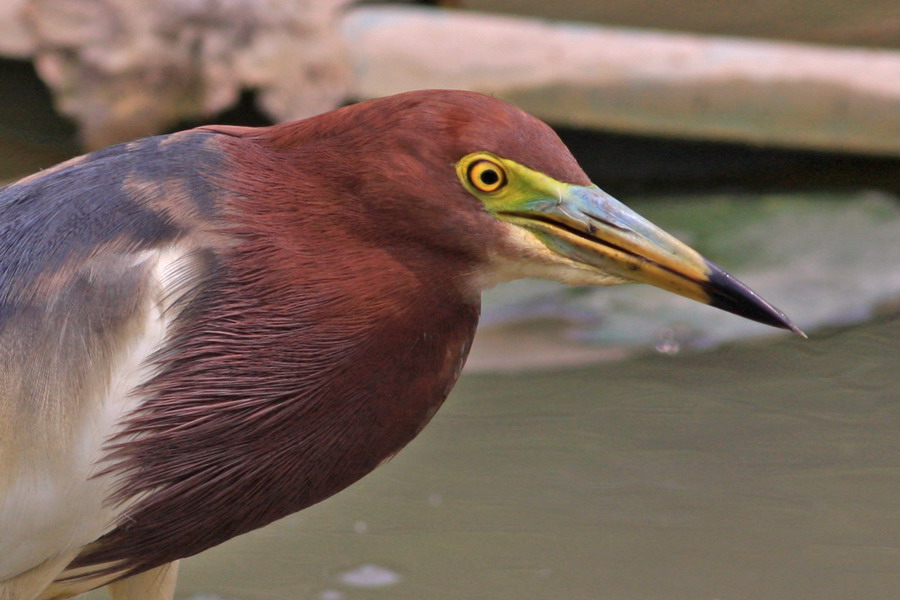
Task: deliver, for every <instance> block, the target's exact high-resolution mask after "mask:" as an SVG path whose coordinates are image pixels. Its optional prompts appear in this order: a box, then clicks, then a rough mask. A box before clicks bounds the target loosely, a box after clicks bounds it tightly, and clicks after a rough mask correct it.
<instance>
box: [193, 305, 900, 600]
mask: <svg viewBox="0 0 900 600" xmlns="http://www.w3.org/2000/svg"><path fill="white" fill-rule="evenodd" d="M898 339H900V318H897V317H895V318H889V319H883V320H880V321H878V322H875V323H869V324H866V325H861V326H857V327H854V328H851V329H845V330H840V331H837V332H832V333H829V334H819V335H813V336H812V338H811V339H810V340H807V341H804V340H801V339H799V338H797V339H793V338H783V339H781V340H778V341H777V342H774V343H771V342H770V343H751V344H746V343H745V344H743V345H737V346H727V347H723V348H720V349H718V350H717V351H714V352H708V353H702V354H693V355H687V356H675V357H672V356H661V355H657V356H648V357H644V358H639V359H633V360H629V361H625V362H620V363H610V364H604V365H600V366H595V367H592V368H585V369H578V370H567V371H562V372H556V373H545V374H533V375H518V376H514V377H513V376H498V375H493V376H487V375H477V376H466V377H464V378H463V380H462V382H461V383H460V385H459V386H458V387H457V389H456V390H455V391H454V393H453V395H452V396H451V398H450V400H449V401H448V404H447V405H446V406H445V408H444V409H443V410H442V411H441V412H440V413H439V414H438V416H437V417H436V418H435V420H434V422H433V423H432V424H431V425H430V426H429V427H428V428H426V430H425V431H424V432H423V433H422V435H421V436H420V437H419V438H418V439H417V440H416V441H414V442H413V443H412V445H411V446H410V447H409V448H407V449H406V450H405V451H404V452H403V453H401V454H400V455H399V456H398V457H397V458H396V459H394V461H393V462H391V463H390V464H388V465H386V466H385V467H383V468H382V469H380V470H379V471H377V472H376V473H375V474H373V475H371V476H370V477H368V478H366V479H365V480H363V481H362V482H361V483H359V484H358V485H356V486H355V487H353V488H351V489H350V490H348V491H346V492H344V493H343V494H340V495H338V496H337V497H335V498H333V499H332V500H330V501H328V502H325V503H323V504H321V505H319V506H317V507H314V508H313V509H310V510H308V511H306V512H304V513H301V514H299V515H295V516H293V517H290V518H288V519H286V520H284V521H282V522H280V523H277V524H275V525H274V526H271V527H269V528H266V529H264V530H261V531H258V532H255V533H253V534H250V535H247V536H245V537H243V538H240V539H237V540H233V541H232V542H230V543H228V544H226V545H224V546H221V547H219V548H217V549H215V550H212V551H209V552H207V553H205V554H203V555H200V556H198V557H196V558H194V559H191V560H188V561H186V564H185V565H184V567H183V575H182V577H181V584H180V588H179V590H180V597H182V598H188V597H191V596H194V595H197V594H212V595H216V596H221V597H227V598H240V599H274V598H279V599H280V598H311V599H321V600H341V599H345V600H351V599H362V598H372V599H375V598H385V599H387V598H390V599H392V600H402V599H426V598H429V599H430V598H448V599H461V600H462V599H465V600H475V599H492V600H500V599H507V598H508V599H515V600H527V599H551V598H552V599H614V600H622V599H641V600H646V599H665V600H675V599H686V600H687V599H691V600H693V599H701V600H713V599H722V600H742V599H747V600H751V599H752V600H777V599H790V600H795V599H813V600H827V599H835V600H847V599H866V600H876V599H883V600H891V599H896V598H897V597H898V594H900V444H898V433H900V401H898V399H900V375H898V370H897V365H898V364H900V344H898V342H897V340H898ZM238 501H239V500H238Z"/></svg>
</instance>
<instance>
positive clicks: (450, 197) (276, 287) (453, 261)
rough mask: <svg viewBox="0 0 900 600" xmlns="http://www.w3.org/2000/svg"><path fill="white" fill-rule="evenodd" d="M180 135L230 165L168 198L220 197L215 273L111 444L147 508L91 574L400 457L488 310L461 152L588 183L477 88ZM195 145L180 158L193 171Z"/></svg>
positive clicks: (135, 562)
mask: <svg viewBox="0 0 900 600" xmlns="http://www.w3.org/2000/svg"><path fill="white" fill-rule="evenodd" d="M178 135H182V136H185V139H188V138H189V137H202V138H205V141H204V143H203V147H204V148H205V149H206V150H209V151H212V152H213V153H214V155H215V156H216V163H217V165H218V166H217V167H216V168H214V169H209V170H206V171H205V172H204V174H203V179H202V182H197V183H196V185H197V186H199V187H200V188H202V189H201V190H197V189H195V188H189V189H188V191H187V193H186V194H184V195H183V196H181V197H171V196H169V197H167V198H166V199H165V200H164V201H163V200H161V199H160V202H162V203H163V204H164V205H165V206H171V205H172V204H176V203H183V202H189V201H191V199H192V197H193V196H195V195H196V194H197V193H198V192H202V193H200V195H202V196H204V197H209V198H211V199H212V202H207V204H210V205H212V206H209V207H207V211H206V213H207V214H206V215H201V214H200V211H199V210H193V211H184V212H189V213H190V214H191V218H190V219H187V220H188V221H191V220H193V221H192V223H191V226H192V231H191V234H193V235H196V234H199V233H201V232H202V233H203V234H204V235H206V236H208V237H209V238H210V240H211V243H210V244H209V246H208V248H205V249H203V250H201V251H200V252H202V254H203V260H204V263H205V265H206V267H205V269H204V270H203V271H202V273H200V274H199V276H196V277H195V278H194V279H193V280H191V281H187V282H183V284H182V285H185V286H188V287H189V288H190V292H189V293H187V294H186V299H184V300H182V302H184V303H186V305H185V306H184V308H183V312H182V314H181V316H180V317H179V319H178V321H177V324H176V328H175V330H174V331H173V332H172V335H171V342H170V343H169V344H168V345H167V347H166V349H165V351H164V352H162V353H160V355H159V356H158V358H157V361H158V363H159V365H160V369H161V370H160V371H159V374H158V375H157V376H156V377H154V378H153V379H152V380H151V381H149V382H148V383H147V384H146V385H144V386H143V388H142V389H141V390H139V392H140V393H142V394H146V397H147V399H146V401H145V402H144V404H143V406H142V407H141V409H140V410H139V412H137V413H136V414H134V415H133V416H132V417H130V418H129V421H128V426H127V427H126V428H125V429H124V430H123V431H122V432H121V433H120V434H119V435H118V436H117V437H116V439H114V440H112V442H111V443H110V444H109V455H108V463H107V464H106V466H105V469H106V471H107V472H113V473H117V474H125V475H127V476H126V477H125V478H124V479H123V480H122V485H121V487H120V488H119V489H118V490H117V491H116V494H115V496H114V497H113V498H112V501H114V502H128V501H131V500H132V499H134V498H139V500H138V501H137V504H135V505H134V506H133V507H131V508H129V509H128V511H127V518H125V519H123V520H122V522H121V523H120V524H119V526H118V527H117V528H116V529H115V530H113V531H112V532H110V533H108V534H107V535H105V536H104V537H103V538H101V539H100V540H98V542H97V543H95V544H93V545H91V546H90V547H88V548H87V549H86V551H85V552H84V553H82V555H81V556H79V557H78V559H77V560H76V561H75V562H74V563H73V565H72V566H73V567H84V566H91V565H101V564H105V563H106V564H108V563H112V565H113V566H112V567H110V568H109V569H110V570H111V571H112V570H115V571H118V570H119V569H121V568H122V566H125V567H126V568H127V569H128V570H129V571H130V572H134V571H140V570H145V569H148V568H151V567H154V566H157V565H160V564H163V563H166V562H169V561H172V560H176V559H178V558H181V557H183V556H188V555H191V554H194V553H196V552H199V551H201V550H204V549H206V548H209V547H211V546H213V545H216V544H218V543H220V542H222V541H225V540H227V539H229V538H231V537H233V536H235V535H238V534H241V533H244V532H246V531H250V530H252V529H254V528H257V527H260V526H262V525H265V524H267V523H269V522H271V521H273V520H275V519H278V518H280V517H283V516H285V515H287V514H290V513H292V512H295V511H297V510H300V509H302V508H305V507H307V506H309V505H311V504H314V503H316V502H318V501H320V500H322V499H324V498H327V497H328V496H330V495H332V494H334V493H336V492H337V491H339V490H341V489H343V488H344V487H346V486H348V485H350V484H351V483H353V482H354V481H356V480H358V479H359V478H360V477H362V476H363V475H365V474H366V473H368V472H370V471H371V470H372V469H374V468H375V467H376V466H377V465H378V464H380V463H381V462H383V461H384V460H386V459H387V458H389V457H390V456H392V455H393V454H394V453H396V452H397V451H399V450H400V449H401V448H402V447H403V446H404V445H405V444H406V443H408V442H409V441H410V440H411V439H412V438H413V437H414V436H415V435H416V434H417V433H418V432H419V431H420V430H421V429H422V427H423V426H424V425H425V424H426V423H427V422H428V420H429V419H430V418H431V416H432V415H433V414H434V413H435V411H436V410H437V409H438V407H439V406H440V405H441V403H442V402H443V400H444V398H445V397H446V396H447V394H448V393H449V391H450V389H451V388H452V386H453V384H454V383H455V381H456V378H457V376H458V374H459V372H460V369H461V368H462V365H463V363H464V361H465V358H466V355H467V353H468V350H469V346H470V343H471V341H472V337H473V335H474V331H475V326H476V323H477V319H478V312H479V301H480V300H479V290H476V289H472V287H471V282H470V281H469V275H470V274H471V273H472V272H473V271H474V270H476V269H477V268H478V267H479V265H481V264H482V263H484V262H485V261H486V260H487V256H486V253H487V251H488V249H489V248H490V246H491V244H492V243H494V242H495V240H492V239H491V236H492V235H494V232H493V230H492V226H493V225H494V223H495V221H494V220H493V218H492V217H489V216H488V215H487V214H486V212H485V211H484V208H483V205H481V203H480V202H479V201H478V200H477V199H475V198H474V197H472V196H471V195H470V194H467V193H466V192H465V191H464V190H463V189H462V187H461V185H460V184H459V182H458V180H457V179H456V177H455V173H454V169H453V165H454V163H455V161H456V160H458V159H459V158H460V157H461V156H463V155H465V154H467V153H469V152H473V151H477V150H489V151H493V152H496V153H497V154H500V155H504V156H511V157H516V158H517V159H518V160H519V161H521V162H523V163H524V164H529V163H530V164H531V165H533V166H535V167H536V168H542V169H544V170H545V171H546V172H548V173H549V174H551V175H553V176H555V177H557V178H559V179H562V180H569V181H573V182H577V183H585V182H586V181H587V178H586V177H585V176H584V175H583V173H581V171H580V169H579V168H578V167H577V165H576V164H575V162H574V160H572V159H571V158H569V159H568V160H565V158H566V157H569V155H568V153H567V152H565V151H564V149H563V146H562V144H561V142H559V141H558V139H557V138H556V136H555V134H553V133H552V131H551V130H550V129H549V128H547V127H546V126H545V125H543V124H539V122H538V121H536V120H535V119H533V118H532V117H529V116H528V115H526V114H524V113H522V112H521V111H519V110H517V109H515V108H513V107H511V106H509V105H506V104H503V103H500V102H497V101H492V100H489V99H486V98H484V97H482V96H478V95H475V94H466V93H427V92H421V93H412V94H407V95H401V96H395V97H392V98H389V99H385V100H381V101H377V102H373V103H365V104H360V105H355V106H352V107H348V108H345V109H342V110H340V111H336V112H334V113H331V114H328V115H324V116H321V117H316V118H314V119H309V120H306V121H301V122H297V123H290V124H285V125H278V126H274V127H269V128H262V129H248V128H238V127H207V128H201V129H200V130H197V131H196V132H193V133H187V134H178ZM176 137H177V136H176ZM172 139H173V140H174V139H175V138H174V137H173V138H172ZM166 143H167V142H165V141H164V142H162V143H160V144H159V147H160V148H162V147H163V146H164V145H165V144H166ZM180 148H181V147H180V146H179V145H178V144H177V143H173V144H172V152H173V153H174V156H173V158H172V160H173V161H179V160H180V161H185V162H186V164H187V165H188V167H187V168H190V164H191V163H190V161H191V160H193V157H192V156H190V155H187V154H185V155H182V151H181V149H180ZM547 156H553V157H554V158H555V160H554V161H550V162H547V160H546V158H545V157H547ZM561 156H562V158H563V160H559V158H560V157H561ZM170 178H171V175H170V174H165V178H164V179H163V180H164V181H165V180H166V179H170ZM148 204H149V202H147V201H146V199H145V201H144V202H143V205H144V206H147V205H148ZM448 204H452V205H453V206H452V210H448V206H447V205H448ZM210 209H211V210H210ZM170 210H171V212H172V213H177V212H183V209H182V208H179V207H178V206H175V207H171V209H170ZM448 232H465V235H447V233H448Z"/></svg>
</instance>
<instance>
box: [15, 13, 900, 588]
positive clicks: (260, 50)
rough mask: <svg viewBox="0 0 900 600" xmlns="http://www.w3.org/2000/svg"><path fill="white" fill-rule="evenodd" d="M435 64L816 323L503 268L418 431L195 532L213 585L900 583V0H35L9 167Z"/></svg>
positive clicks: (283, 116)
mask: <svg viewBox="0 0 900 600" xmlns="http://www.w3.org/2000/svg"><path fill="white" fill-rule="evenodd" d="M424 87H445V88H465V89H473V90H478V91H481V92H485V93H489V94H493V95H496V96H498V97H501V98H505V99H508V100H510V101H512V102H514V103H516V104H518V105H519V106H521V107H522V108H524V109H526V110H529V111H531V112H533V113H535V114H536V115H538V116H539V117H541V118H543V119H545V120H547V121H548V122H549V123H551V125H553V126H554V127H555V128H556V129H557V131H558V132H559V133H560V135H561V136H562V137H563V139H564V140H565V141H566V143H567V144H568V145H569V147H570V148H571V149H572V150H573V153H574V154H575V155H576V157H577V158H578V160H579V162H580V163H581V164H582V166H583V167H584V168H585V170H586V171H587V172H588V174H589V175H590V176H591V178H592V179H593V181H594V182H595V183H597V184H598V185H599V186H600V187H602V188H604V189H605V190H606V191H607V192H609V193H611V194H613V195H614V196H617V197H618V198H619V199H621V200H623V201H624V202H626V203H627V204H629V205H630V206H632V207H633V208H635V209H637V210H638V211H639V212H641V213H642V214H644V215H645V216H646V217H648V218H650V220H652V221H654V222H656V223H657V224H658V225H660V226H662V227H663V228H665V229H667V230H669V231H671V232H673V233H675V234H676V235H678V236H679V237H681V238H682V239H684V240H685V241H687V242H688V243H690V244H691V245H692V246H693V247H695V248H696V249H697V250H699V251H700V252H701V253H703V254H704V255H706V256H708V257H710V258H711V259H712V260H714V261H716V262H717V263H719V264H721V265H722V266H723V267H725V268H727V269H728V270H729V271H730V272H732V273H734V274H735V275H736V276H737V277H739V278H740V279H741V280H743V281H744V282H746V283H747V284H748V285H750V286H751V287H753V288H754V289H755V290H757V291H758V292H760V293H761V294H762V295H763V296H764V297H766V298H767V299H768V300H770V301H771V302H772V303H773V304H775V305H776V306H778V307H779V308H781V309H783V310H784V311H785V312H786V313H787V314H788V315H790V317H791V318H792V319H793V320H794V321H795V322H796V323H797V324H798V325H799V326H800V327H801V328H803V329H804V330H806V331H807V333H808V334H810V339H808V340H802V339H799V338H793V337H790V336H789V335H788V334H782V333H780V332H777V331H774V330H770V329H767V328H765V327H763V326H760V325H756V324H754V323H750V322H745V321H742V320H740V319H738V318H736V317H733V316H731V315H728V314H726V313H721V312H718V311H715V310H714V309H711V308H709V307H704V306H702V305H699V304H693V303H691V302H690V301H688V300H685V299H682V298H679V297H675V296H673V295H671V294H666V293H664V292H661V291H659V290H656V289H652V288H646V289H645V288H640V287H628V286H624V287H622V288H616V289H595V288H592V289H581V288H579V289H572V288H564V287H562V286H559V285H556V284H552V283H548V282H541V281H521V282H515V283H513V284H509V285H505V286H501V287H499V288H497V289H496V290H492V291H490V292H489V293H488V294H487V295H486V297H485V306H484V311H483V319H482V327H481V329H480V330H479V334H478V337H477V339H476V345H475V348H474V350H473V354H472V357H471V359H470V361H469V365H468V366H467V369H466V372H465V373H464V376H463V378H462V380H461V382H460V384H459V385H458V386H457V388H456V390H455V391H454V392H453V394H452V395H451V397H450V399H449V400H448V402H447V404H446V405H445V407H444V408H443V409H442V411H441V412H440V413H439V415H438V416H437V417H436V418H435V419H434V421H433V422H432V424H431V425H430V426H429V427H428V428H426V429H425V431H424V432H423V433H422V434H421V435H420V437H419V438H418V439H416V440H415V441H414V442H413V443H412V444H411V445H410V447H409V448H408V449H407V450H405V451H404V452H403V453H401V454H400V455H399V456H398V457H397V458H396V459H394V460H393V461H392V462H391V463H389V464H388V465H386V466H385V467H383V468H382V469H380V470H378V471H377V472H376V473H374V474H373V475H371V476H369V477H367V478H366V479H364V480H363V481H362V482H360V483H359V484H357V485H355V486H354V487H353V488H351V489H349V490H347V491H346V492H344V493H342V494H339V495H338V496H337V497H335V498H333V499H331V500H329V501H328V502H325V503H323V504H321V505H319V506H316V507H314V508H312V509H310V510H307V511H304V512H303V513H301V514H298V515H294V516H292V517H289V518H287V519H285V520H283V521H281V522H279V523H276V524H274V525H272V526H270V527H268V528H265V529H263V530H260V531H258V532H255V533H252V534H249V535H246V536H243V537H242V538H239V539H237V540H233V541H232V542H229V543H227V544H225V545H223V546H221V547H219V548H216V549H214V550H211V551H209V552H206V553H204V554H202V555H200V556H198V557H195V558H192V559H190V560H187V561H186V562H185V564H184V565H183V567H182V573H183V574H182V576H181V580H180V585H179V597H180V598H200V597H203V598H225V599H234V600H244V599H246V600H252V599H274V598H279V599H282V598H297V599H315V600H353V599H368V598H372V599H381V598H384V599H392V600H403V599H423V598H448V599H465V600H475V599H481V598H484V599H491V600H500V599H516V600H531V599H535V600H537V599H549V598H554V599H558V598H563V599H610V600H621V599H641V600H646V599H657V598H658V599H660V600H663V599H665V600H672V599H685V600H688V599H690V600H695V599H696V600H714V599H722V600H735V599H737V600H743V599H747V600H750V599H766V600H778V599H785V600H787V599H790V600H795V599H797V598H805V599H807V598H808V599H811V600H828V599H835V600H837V599H842V600H843V599H848V598H854V599H866V600H868V599H875V600H880V599H884V600H892V599H896V598H898V597H900V592H898V590H900V443H898V439H900V376H898V375H897V373H898V365H900V342H898V340H900V248H898V240H900V202H898V197H900V5H898V4H897V2H896V0H869V1H867V2H865V3H861V2H860V3H853V2H843V3H838V2H829V1H827V0H794V1H791V2H788V1H786V0H758V1H755V2H749V3H743V4H740V3H725V2H710V1H709V0H680V1H678V2H676V1H674V0H645V1H642V2H633V1H632V2H628V1H625V0H602V1H599V2H598V1H586V0H557V1H556V2H552V3H550V2H538V1H536V0H510V1H504V2H499V1H495V0H462V1H457V2H447V3H412V2H395V3H378V2H363V3H351V2H348V1H346V0H319V1H317V0H227V1H215V0H177V1H176V0H162V1H150V0H146V1H140V0H7V1H6V2H5V3H4V4H3V5H2V6H0V182H4V181H10V180H13V179H15V178H17V177H20V176H23V175H26V174H28V173H31V172H34V171H36V170H38V169H41V168H45V167H48V166H51V165H53V164H55V163H56V162H59V161H61V160H64V159H66V158H68V157H71V156H74V155H77V154H80V153H82V152H84V151H88V150H91V149H96V148H100V147H103V146H106V145H109V144H113V143H118V142H121V141H126V140H129V139H133V138H135V137H140V136H144V135H154V134H158V133H165V132H170V131H175V130H178V129H182V128H185V127H191V126H195V125H199V124H202V123H208V122H218V123H235V124H245V125H264V124H268V123H273V122H278V121H284V120H289V119H295V118H302V117H306V116H310V115H313V114H317V113H319V112H323V111H326V110H330V109H332V108H335V107H337V106H340V105H342V104H346V103H349V102H353V101H357V100H361V99H365V98H369V97H376V96H381V95H386V94H391V93H396V92H399V91H403V90H407V89H416V88H424ZM237 501H239V499H238V500H237ZM94 596H95V597H98V598H100V597H103V595H102V593H101V594H94Z"/></svg>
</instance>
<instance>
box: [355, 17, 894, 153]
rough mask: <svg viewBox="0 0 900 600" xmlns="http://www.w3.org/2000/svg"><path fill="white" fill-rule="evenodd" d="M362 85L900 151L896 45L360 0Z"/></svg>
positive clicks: (658, 126)
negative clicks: (465, 92)
mask: <svg viewBox="0 0 900 600" xmlns="http://www.w3.org/2000/svg"><path fill="white" fill-rule="evenodd" d="M342 27H343V32H344V36H345V39H346V40H347V42H348V45H349V50H350V57H351V61H352V63H353V68H354V72H355V76H354V84H353V88H352V91H353V93H354V95H355V96H357V97H359V98H368V97H374V96H382V95H385V94H392V93H395V92H399V91H402V90H408V89H414V88H428V87H440V88H464V89H474V90H479V91H483V92H485V93H489V94H494V95H496V96H499V97H502V98H505V99H508V100H510V101H512V102H514V103H516V104H518V105H520V106H522V107H523V108H525V109H526V110H529V111H531V112H534V113H535V114H537V115H539V116H541V117H542V118H544V119H546V120H548V121H551V122H554V123H559V124H566V125H573V126H578V127H587V128H601V129H606V130H611V131H620V132H630V133H639V134H650V135H663V136H684V137H690V138H701V139H716V140H727V141H738V142H748V143H752V144H765V145H776V146H783V147H800V148H812V149H821V150H837V151H845V152H859V153H871V154H884V155H892V156H900V52H896V51H889V50H871V49H857V48H836V47H826V46H814V45H806V44H797V43H786V42H766V41H759V40H748V39H740V38H729V37H714V36H703V35H689V34H676V33H664V32H656V31H645V30H634V29H622V28H611V27H601V26H589V25H579V24H573V23H562V22H546V21H537V20H533V19H525V18H516V17H500V16H488V15H483V14H474V13H466V12H460V11H447V10H436V9H428V8H417V7H359V8H356V9H354V10H352V11H350V12H348V13H347V14H346V16H345V17H344V20H343V23H342Z"/></svg>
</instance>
